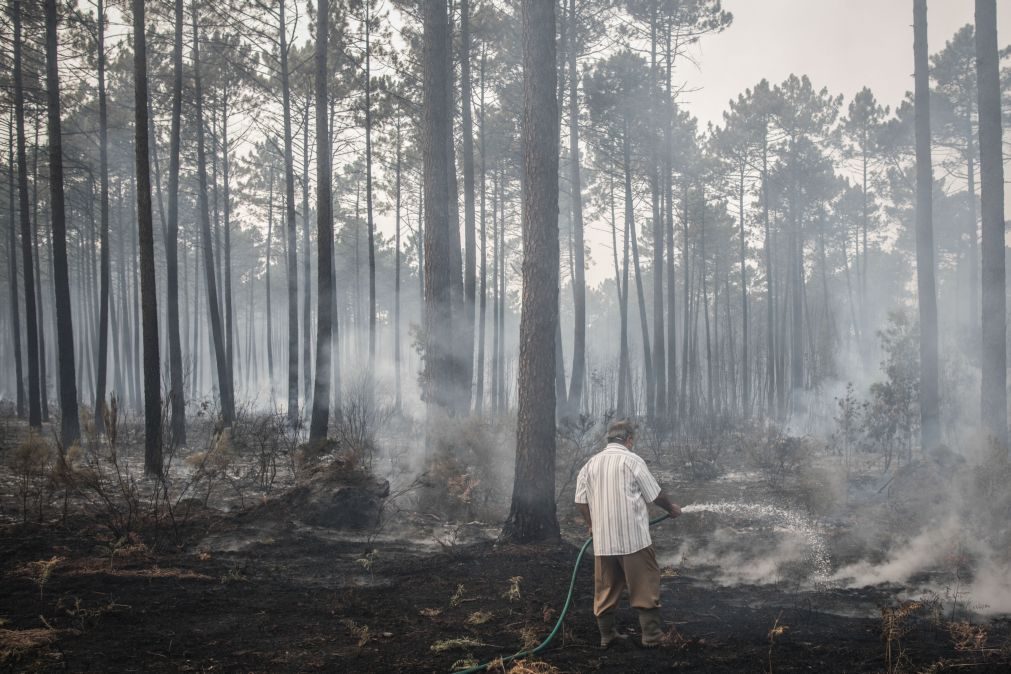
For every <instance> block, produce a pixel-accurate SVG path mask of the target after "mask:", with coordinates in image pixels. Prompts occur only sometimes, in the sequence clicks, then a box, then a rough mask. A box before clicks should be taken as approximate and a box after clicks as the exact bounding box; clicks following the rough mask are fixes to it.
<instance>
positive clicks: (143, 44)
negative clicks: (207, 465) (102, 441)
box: [133, 0, 228, 475]
mask: <svg viewBox="0 0 1011 674" xmlns="http://www.w3.org/2000/svg"><path fill="white" fill-rule="evenodd" d="M133 45H134V58H133V70H134V83H135V84H134V106H133V109H134V149H135V151H136V160H137V161H136V163H137V224H138V230H137V236H138V239H139V241H138V243H139V247H140V292H141V295H142V296H143V299H142V301H141V322H142V326H143V330H144V472H145V473H147V474H148V475H161V473H162V455H161V449H162V447H161V356H160V354H159V348H158V295H157V290H156V288H155V269H154V212H153V207H152V204H151V161H150V157H149V149H148V140H149V136H148V118H147V106H148V101H147V35H146V33H145V27H144V0H133ZM226 185H227V182H226ZM225 193H226V194H227V188H226V192H225ZM225 208H226V210H225V213H226V214H227V212H228V211H227V208H228V207H227V205H226V207H225ZM227 220H228V217H227V215H226V216H225V221H226V227H227Z"/></svg>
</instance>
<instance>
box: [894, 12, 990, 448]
mask: <svg viewBox="0 0 1011 674" xmlns="http://www.w3.org/2000/svg"><path fill="white" fill-rule="evenodd" d="M913 54H914V62H915V75H914V80H915V85H916V86H915V94H914V101H915V106H916V107H915V111H916V112H915V115H916V117H915V124H916V280H917V291H918V293H917V297H918V302H919V308H920V433H921V448H922V449H923V450H924V451H930V450H933V449H935V448H936V447H937V446H938V445H940V443H941V425H940V392H939V390H938V341H937V292H936V290H935V285H934V269H935V266H934V225H933V212H932V204H931V193H932V189H933V170H932V168H931V159H930V106H929V100H930V80H929V77H930V72H929V67H928V63H927V58H928V52H927V0H913ZM997 138H999V135H998V136H997ZM997 147H998V148H999V147H1000V145H999V144H998V145H997ZM980 149H981V150H982V147H981V148H980ZM998 162H999V160H998ZM1001 229H1002V231H1003V226H1002V228H1001ZM1001 240H1003V235H1002V236H1001ZM1000 255H1001V258H1002V259H1003V255H1004V247H1003V245H1002V246H1001V248H1000ZM1001 292H1003V287H1002V288H1001ZM1005 414H1006V411H1005Z"/></svg>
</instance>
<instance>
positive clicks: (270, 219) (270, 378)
mask: <svg viewBox="0 0 1011 674" xmlns="http://www.w3.org/2000/svg"><path fill="white" fill-rule="evenodd" d="M269 184H270V187H268V188H267V189H268V192H269V193H270V196H269V197H268V200H267V264H266V277H267V278H266V283H267V289H266V296H267V382H268V385H269V386H270V403H271V405H273V404H274V316H273V311H272V306H271V297H270V295H271V293H270V253H271V249H272V247H273V243H274V167H273V166H271V167H270V183H269Z"/></svg>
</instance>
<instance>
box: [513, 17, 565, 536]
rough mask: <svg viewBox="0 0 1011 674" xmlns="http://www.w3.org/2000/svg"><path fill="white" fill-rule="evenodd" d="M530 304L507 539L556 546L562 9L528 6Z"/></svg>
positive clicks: (525, 312)
mask: <svg viewBox="0 0 1011 674" xmlns="http://www.w3.org/2000/svg"><path fill="white" fill-rule="evenodd" d="M522 13H523V126H522V141H521V142H522V148H523V173H524V186H525V189H524V195H523V196H524V199H523V305H522V307H523V308H522V314H521V317H520V355H519V371H518V377H517V403H518V406H519V407H518V411H517V422H516V469H515V478H514V480H513V496H512V505H511V507H510V510H509V518H508V519H507V520H506V522H505V525H504V526H503V529H502V538H503V539H504V540H508V541H513V542H530V541H539V540H551V539H557V538H558V536H559V529H558V519H557V517H556V514H555V399H554V397H555V389H554V384H555V382H554V370H555V367H554V365H555V364H554V362H553V361H554V355H555V351H554V348H553V346H554V344H553V342H554V340H555V331H556V328H557V325H558V261H559V252H558V131H559V130H558V96H557V93H556V91H555V86H556V78H557V70H556V68H555V3H554V2H543V1H541V0H524V2H523V3H522Z"/></svg>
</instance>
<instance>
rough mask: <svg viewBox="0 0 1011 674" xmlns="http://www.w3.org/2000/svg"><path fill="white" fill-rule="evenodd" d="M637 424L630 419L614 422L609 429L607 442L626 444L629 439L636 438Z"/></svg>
mask: <svg viewBox="0 0 1011 674" xmlns="http://www.w3.org/2000/svg"><path fill="white" fill-rule="evenodd" d="M635 429H636V426H635V423H634V422H632V420H630V419H619V420H618V421H612V422H611V424H610V425H609V426H608V427H607V441H608V442H620V443H622V444H624V443H625V442H628V439H629V438H634V437H635Z"/></svg>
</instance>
